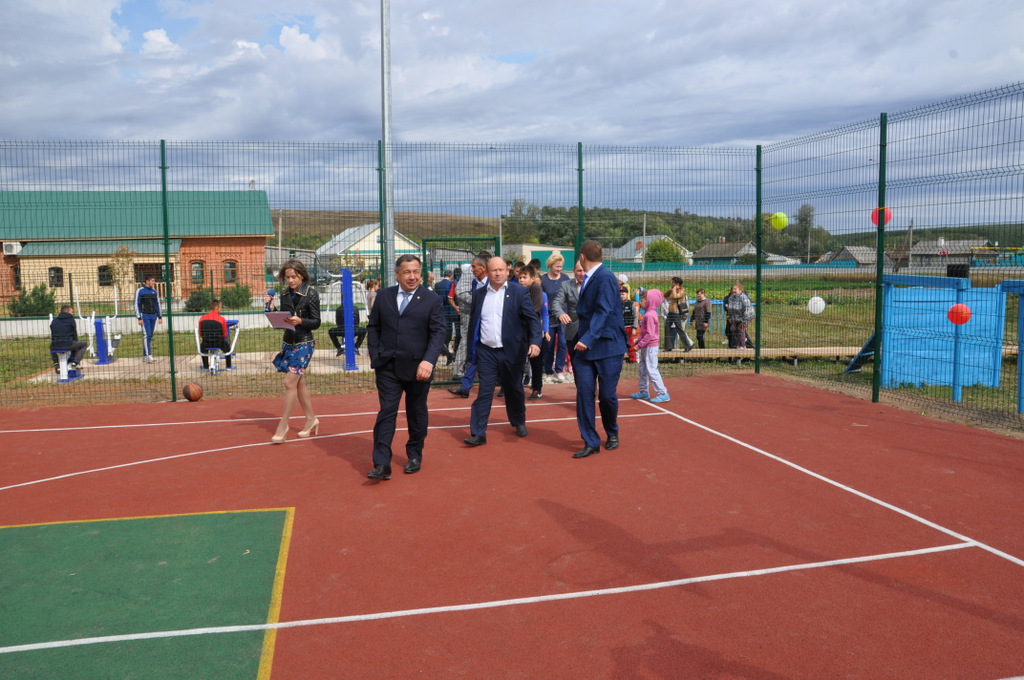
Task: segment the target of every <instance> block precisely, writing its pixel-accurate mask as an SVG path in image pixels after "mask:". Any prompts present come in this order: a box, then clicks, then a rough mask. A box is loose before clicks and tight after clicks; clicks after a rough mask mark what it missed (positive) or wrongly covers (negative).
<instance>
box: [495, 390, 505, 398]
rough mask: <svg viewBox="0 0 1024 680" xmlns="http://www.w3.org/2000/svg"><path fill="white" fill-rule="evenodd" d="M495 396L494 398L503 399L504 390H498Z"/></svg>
mask: <svg viewBox="0 0 1024 680" xmlns="http://www.w3.org/2000/svg"><path fill="white" fill-rule="evenodd" d="M495 396H496V397H504V396H505V390H504V388H503V389H500V390H498V393H497V394H496V395H495Z"/></svg>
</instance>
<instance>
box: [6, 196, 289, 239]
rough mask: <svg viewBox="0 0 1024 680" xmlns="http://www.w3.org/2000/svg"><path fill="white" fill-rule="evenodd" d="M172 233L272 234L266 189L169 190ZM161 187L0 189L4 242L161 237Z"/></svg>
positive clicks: (218, 234)
mask: <svg viewBox="0 0 1024 680" xmlns="http://www.w3.org/2000/svg"><path fill="white" fill-rule="evenodd" d="M167 215H168V235H169V236H172V237H175V238H181V237H186V236H192V237H196V236H254V235H259V236H270V235H272V234H273V233H274V227H273V222H272V220H271V217H270V205H269V204H268V203H267V193H266V192H265V191H169V192H167ZM163 229H164V227H163V204H162V199H161V192H159V191H0V241H53V240H58V239H77V240H84V239H119V238H120V239H123V238H128V239H149V238H162V237H163V233H164V232H163Z"/></svg>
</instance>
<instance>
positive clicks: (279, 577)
mask: <svg viewBox="0 0 1024 680" xmlns="http://www.w3.org/2000/svg"><path fill="white" fill-rule="evenodd" d="M294 520H295V508H285V519H284V529H283V531H282V532H281V550H280V551H279V552H278V554H277V571H276V573H275V575H274V590H273V592H272V593H271V596H270V612H269V613H268V615H267V623H268V624H274V623H277V622H278V621H280V619H281V597H282V594H283V592H284V571H285V566H286V565H287V563H288V549H289V547H290V546H291V542H292V526H293V523H294ZM276 644H277V628H268V629H267V630H266V632H265V633H264V634H263V653H262V654H261V655H260V669H259V673H257V674H256V680H269V678H270V669H271V667H272V666H273V665H274V648H275V645H276Z"/></svg>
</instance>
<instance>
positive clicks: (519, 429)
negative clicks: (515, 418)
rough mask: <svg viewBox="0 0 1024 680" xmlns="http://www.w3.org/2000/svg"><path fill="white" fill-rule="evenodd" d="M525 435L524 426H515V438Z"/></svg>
mask: <svg viewBox="0 0 1024 680" xmlns="http://www.w3.org/2000/svg"><path fill="white" fill-rule="evenodd" d="M526 435H527V432H526V425H516V436H517V437H525V436H526Z"/></svg>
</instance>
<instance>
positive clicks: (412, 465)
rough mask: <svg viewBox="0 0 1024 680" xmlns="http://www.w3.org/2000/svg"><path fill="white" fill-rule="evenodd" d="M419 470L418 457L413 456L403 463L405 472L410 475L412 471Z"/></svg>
mask: <svg viewBox="0 0 1024 680" xmlns="http://www.w3.org/2000/svg"><path fill="white" fill-rule="evenodd" d="M419 471H420V459H419V458H413V459H411V460H410V461H409V462H408V463H406V464H405V474H407V475H411V474H412V473H414V472H419Z"/></svg>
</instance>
